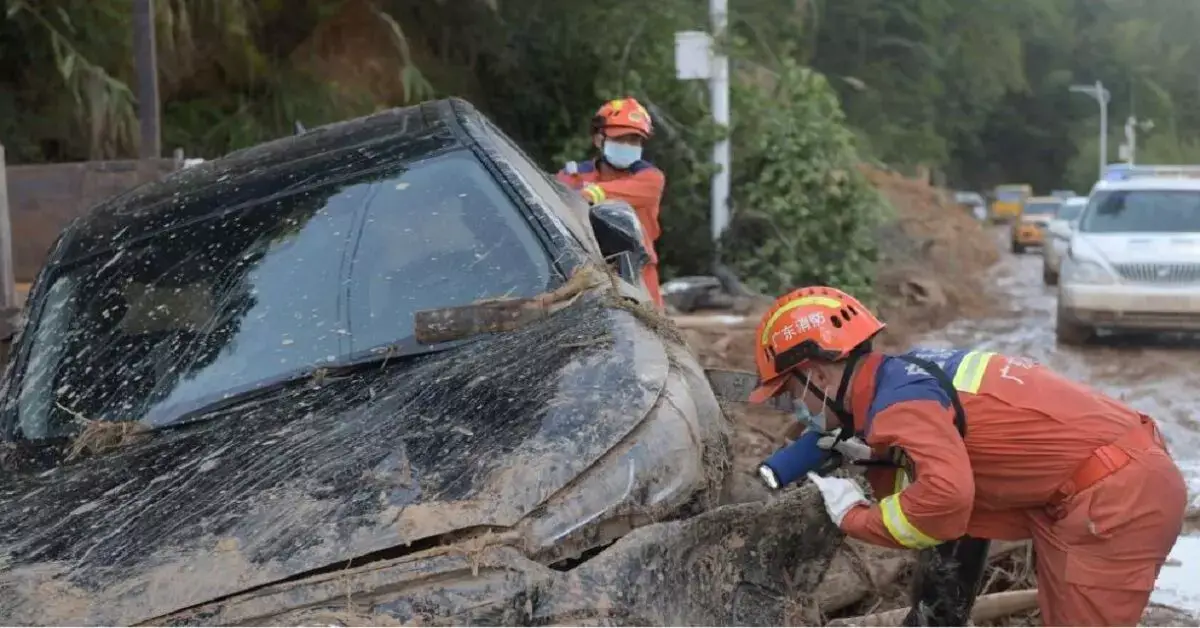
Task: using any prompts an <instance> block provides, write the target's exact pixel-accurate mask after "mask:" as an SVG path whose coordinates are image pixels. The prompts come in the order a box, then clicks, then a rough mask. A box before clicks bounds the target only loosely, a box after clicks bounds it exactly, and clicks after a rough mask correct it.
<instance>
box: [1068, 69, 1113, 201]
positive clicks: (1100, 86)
mask: <svg viewBox="0 0 1200 628" xmlns="http://www.w3.org/2000/svg"><path fill="white" fill-rule="evenodd" d="M1070 90H1071V91H1072V92H1075V93H1077V94H1087V95H1088V96H1091V97H1092V98H1093V99H1095V101H1096V102H1097V103H1099V104H1100V176H1099V177H1098V178H1100V179H1103V178H1104V167H1105V166H1107V165H1108V100H1109V96H1110V94H1109V93H1108V90H1107V89H1104V83H1101V82H1100V81H1096V84H1095V85H1072V86H1071V87H1070Z"/></svg>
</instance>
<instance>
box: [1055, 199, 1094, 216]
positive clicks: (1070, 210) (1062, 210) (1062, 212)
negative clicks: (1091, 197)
mask: <svg viewBox="0 0 1200 628" xmlns="http://www.w3.org/2000/svg"><path fill="white" fill-rule="evenodd" d="M1084 207H1087V201H1083V200H1079V201H1067V202H1066V203H1063V204H1062V205H1059V206H1058V211H1056V212H1054V217H1055V218H1057V219H1058V220H1075V219H1076V218H1078V217H1079V214H1080V213H1081V212H1083V208H1084Z"/></svg>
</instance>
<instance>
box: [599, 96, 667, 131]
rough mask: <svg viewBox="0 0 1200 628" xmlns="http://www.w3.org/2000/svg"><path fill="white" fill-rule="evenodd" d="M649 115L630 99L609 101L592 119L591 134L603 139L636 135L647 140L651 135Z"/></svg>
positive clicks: (639, 104)
mask: <svg viewBox="0 0 1200 628" xmlns="http://www.w3.org/2000/svg"><path fill="white" fill-rule="evenodd" d="M652 128H653V123H652V122H651V120H650V113H649V112H648V111H646V108H645V107H643V106H642V104H641V103H639V102H638V101H636V100H634V99H632V98H620V99H617V100H610V101H608V102H606V103H604V105H602V106H601V107H600V110H599V111H597V112H596V115H595V117H593V118H592V132H593V133H603V134H604V135H605V137H621V136H624V135H638V136H641V137H642V138H646V139H648V138H649V137H650V135H651V133H653V130H652Z"/></svg>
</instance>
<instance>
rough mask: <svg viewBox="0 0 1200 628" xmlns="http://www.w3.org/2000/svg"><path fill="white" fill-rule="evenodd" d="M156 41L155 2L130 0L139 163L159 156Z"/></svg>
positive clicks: (150, 0) (151, 0)
mask: <svg viewBox="0 0 1200 628" xmlns="http://www.w3.org/2000/svg"><path fill="white" fill-rule="evenodd" d="M155 41H156V37H155V34H154V0H133V55H134V59H133V61H134V66H135V68H136V69H137V103H138V127H139V129H140V131H141V143H140V145H139V147H138V157H139V158H140V159H154V158H157V157H161V156H162V144H161V136H160V132H159V101H158V54H157V52H156V50H155Z"/></svg>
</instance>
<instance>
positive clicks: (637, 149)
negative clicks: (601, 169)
mask: <svg viewBox="0 0 1200 628" xmlns="http://www.w3.org/2000/svg"><path fill="white" fill-rule="evenodd" d="M641 158H642V147H641V146H638V145H636V144H618V143H617V142H609V141H605V142H604V161H607V162H608V163H610V164H612V165H613V166H614V167H616V168H620V169H622V170H624V169H626V168H628V167H630V166H632V165H633V162H635V161H637V160H639V159H641Z"/></svg>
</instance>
